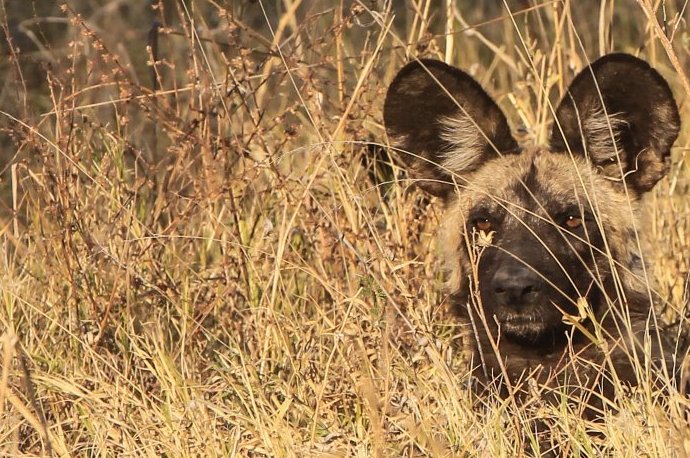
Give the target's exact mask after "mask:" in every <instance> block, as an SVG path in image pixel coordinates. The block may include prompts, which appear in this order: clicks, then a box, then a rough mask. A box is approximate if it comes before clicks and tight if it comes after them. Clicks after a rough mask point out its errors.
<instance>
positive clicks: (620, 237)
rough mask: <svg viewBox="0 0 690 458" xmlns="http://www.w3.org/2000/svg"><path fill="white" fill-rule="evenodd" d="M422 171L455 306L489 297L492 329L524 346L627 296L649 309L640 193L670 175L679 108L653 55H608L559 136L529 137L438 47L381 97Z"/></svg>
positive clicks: (483, 303)
mask: <svg viewBox="0 0 690 458" xmlns="http://www.w3.org/2000/svg"><path fill="white" fill-rule="evenodd" d="M384 120H385V124H386V131H387V134H388V137H389V139H390V142H391V144H392V145H393V146H394V147H395V148H396V150H397V151H398V156H400V157H401V159H402V161H403V162H404V163H405V165H406V166H407V168H408V170H409V174H410V176H411V178H413V179H414V180H415V181H416V183H417V184H418V185H419V186H420V187H421V188H422V189H424V190H426V191H428V192H430V193H432V194H434V195H436V196H438V197H440V198H441V199H442V200H443V201H444V202H445V204H446V212H447V213H446V215H445V217H444V218H443V222H442V227H441V228H440V234H441V240H442V244H441V246H442V250H441V251H442V253H441V255H442V256H443V257H444V259H445V265H446V269H447V271H448V286H449V293H450V297H451V299H452V302H453V305H454V306H455V308H456V309H457V310H458V311H459V312H460V314H461V315H465V314H466V312H465V311H467V310H469V308H468V307H467V304H469V303H471V302H478V303H479V304H480V312H481V313H482V314H483V315H484V317H485V320H484V326H483V327H484V328H485V330H486V333H487V335H490V336H491V337H492V338H494V339H497V340H503V341H504V342H505V341H507V342H509V343H510V344H512V345H513V348H517V349H518V351H520V349H521V348H524V349H525V350H526V351H527V350H529V351H531V350H534V349H536V350H538V351H541V352H548V351H552V350H553V349H558V348H559V347H562V346H564V345H565V336H566V331H567V330H568V329H569V325H568V324H566V322H565V321H564V316H567V315H574V316H577V315H578V314H581V311H582V306H583V304H587V306H588V308H589V310H590V312H591V313H592V314H593V315H594V316H596V317H597V318H598V319H602V320H604V321H605V317H607V316H610V315H611V306H612V304H615V303H617V304H619V305H621V307H623V308H625V309H626V310H627V312H628V313H629V314H631V315H632V316H639V317H640V319H644V317H646V313H647V312H648V311H649V307H650V303H649V299H648V295H647V293H646V291H647V290H646V288H647V287H646V285H645V284H644V282H643V281H641V273H642V263H641V255H640V253H639V243H638V242H637V237H636V230H637V229H638V228H639V222H636V221H635V218H634V214H635V206H636V202H637V200H638V198H639V197H640V196H641V195H642V194H644V193H645V192H647V191H649V190H651V189H652V188H653V187H654V185H655V184H656V183H657V182H658V181H659V180H660V179H661V178H663V177H664V175H666V173H667V172H668V167H669V159H670V149H671V145H672V144H673V142H674V141H675V139H676V138H677V136H678V132H679V129H680V120H679V115H678V110H677V107H676V104H675V101H674V99H673V95H672V93H671V90H670V89H669V86H668V84H667V83H666V82H665V80H664V79H663V78H662V77H661V76H660V75H659V73H657V72H656V71H655V70H654V69H652V68H651V67H650V66H649V65H648V64H647V63H645V62H643V61H641V60H639V59H637V58H635V57H632V56H629V55H625V54H611V55H607V56H604V57H602V58H601V59H599V60H597V61H596V62H594V63H593V64H592V65H591V66H589V67H587V68H586V69H585V70H583V71H582V72H581V73H580V74H579V75H578V76H577V77H576V78H575V79H574V81H573V82H572V84H571V85H570V87H569V89H568V91H567V92H566V95H565V97H564V98H563V99H562V101H561V102H560V104H559V105H558V107H557V108H556V110H555V122H554V126H553V129H552V134H551V140H550V143H549V145H548V146H545V147H542V146H537V147H529V148H521V147H520V146H519V145H518V144H517V142H516V141H515V140H514V138H513V137H512V135H511V133H510V129H509V127H508V123H507V121H506V117H505V115H504V114H503V112H502V111H501V109H500V108H499V107H498V105H496V103H495V102H494V101H493V100H492V99H491V97H489V95H488V94H487V93H486V92H485V91H484V90H483V89H482V88H481V86H480V85H479V84H478V83H477V82H476V81H475V80H474V79H472V78H471V77H470V76H469V75H467V74H465V73H464V72H462V71H461V70H459V69H457V68H454V67H450V66H448V65H446V64H444V63H442V62H439V61H434V60H421V61H415V62H412V63H410V64H408V65H407V66H405V67H404V68H403V69H402V70H400V72H399V73H398V75H397V76H396V77H395V79H394V81H393V82H392V83H391V85H390V87H389V89H388V94H387V96H386V101H385V105H384Z"/></svg>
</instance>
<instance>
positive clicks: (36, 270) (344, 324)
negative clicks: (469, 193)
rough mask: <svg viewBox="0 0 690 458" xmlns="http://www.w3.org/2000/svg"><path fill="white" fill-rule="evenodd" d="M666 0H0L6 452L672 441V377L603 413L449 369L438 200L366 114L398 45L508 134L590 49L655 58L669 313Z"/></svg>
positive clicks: (676, 418) (540, 114)
mask: <svg viewBox="0 0 690 458" xmlns="http://www.w3.org/2000/svg"><path fill="white" fill-rule="evenodd" d="M688 7H689V5H688V2H687V1H682V0H674V1H671V0H656V1H653V0H637V1H635V0H609V1H606V0H601V1H593V0H578V1H575V0H563V1H561V0H554V1H546V0H520V1H518V0H506V1H505V2H501V1H487V2H475V1H465V0H457V1H455V0H447V1H446V0H405V1H403V0H400V1H397V0H396V1H384V0H359V1H357V0H318V1H306V0H270V1H267V0H230V1H215V0H194V1H192V0H152V1H140V0H110V1H107V0H66V1H64V2H63V1H60V2H55V4H53V2H47V1H46V2H44V1H38V0H26V1H24V2H17V1H13V0H0V26H1V29H2V40H1V42H0V49H2V57H1V58H0V75H2V78H1V79H0V173H1V174H0V240H1V241H2V245H1V246H2V251H1V253H0V258H1V262H2V270H1V271H0V455H1V456H89V457H91V456H151V457H160V456H165V457H185V456H195V457H197V456H198V457H207V456H208V457H212V456H247V457H282V456H300V457H302V456H309V457H312V456H313V457H339V456H343V457H349V456H358V457H367V456H375V457H397V456H410V457H411V456H430V457H437V456H465V457H474V456H479V457H513V456H540V455H541V454H544V453H547V452H548V451H549V448H551V447H556V446H557V447H558V449H557V450H558V452H557V453H559V454H563V455H565V456H624V457H640V456H654V457H656V456H669V457H676V456H690V426H689V423H688V416H689V415H690V413H689V412H690V401H689V400H688V399H687V398H685V397H683V396H682V395H680V394H678V392H677V391H675V390H673V389H670V390H669V392H670V393H666V394H665V395H660V394H659V393H656V392H654V390H653V388H652V387H651V386H641V387H638V388H637V389H634V390H628V396H626V397H622V398H620V399H618V400H617V401H616V402H617V410H616V409H611V410H610V411H609V412H608V413H607V414H606V416H605V418H604V419H603V420H601V421H591V420H586V419H584V418H582V417H581V416H580V415H578V414H577V413H575V412H573V409H572V406H569V405H568V404H567V403H566V402H563V403H562V404H560V405H553V404H546V403H543V404H540V403H533V404H530V405H526V406H525V405H519V404H518V403H516V402H514V401H513V400H511V399H507V400H502V399H500V398H499V397H498V396H483V397H478V396H477V395H476V394H475V393H474V392H473V391H472V390H471V389H470V385H471V380H470V378H469V375H468V368H467V353H468V352H467V341H466V337H464V336H466V334H467V333H466V331H465V330H464V329H462V327H461V326H459V325H458V323H457V321H456V319H455V318H454V317H453V316H452V315H451V314H449V312H448V310H447V307H446V304H445V302H444V295H443V292H442V290H441V286H442V278H441V277H440V275H439V273H438V272H439V270H438V265H437V261H436V256H435V253H436V251H437V249H438V247H437V246H436V243H435V240H436V233H435V228H436V227H437V225H438V221H439V218H441V217H442V213H441V210H442V209H441V207H440V205H439V203H438V202H436V201H435V199H433V198H431V197H429V196H428V195H425V194H424V193H423V192H422V191H420V190H418V189H415V188H413V187H411V186H410V183H409V182H408V181H406V180H405V179H404V178H405V173H404V170H402V169H401V168H399V167H398V165H397V163H396V162H395V161H391V160H390V158H389V156H388V154H387V150H386V148H385V147H386V144H387V139H386V137H385V131H384V127H383V124H382V105H383V99H384V96H385V91H386V88H387V85H388V84H389V83H390V81H391V79H392V77H393V76H394V74H395V73H396V72H397V70H398V69H399V68H400V67H401V66H402V65H403V64H404V63H405V62H407V61H408V60H409V59H412V58H415V57H433V58H437V59H441V60H445V61H447V62H450V63H453V64H454V65H457V66H459V67H461V68H464V69H466V70H467V71H468V72H469V73H470V74H472V75H473V76H474V77H475V78H477V80H478V81H480V82H481V83H482V85H483V86H484V87H485V88H487V90H488V91H489V92H490V93H492V94H493V95H494V96H495V98H496V99H497V102H498V103H499V105H500V106H501V107H502V109H503V110H504V111H505V112H506V113H507V114H508V117H509V122H510V124H511V127H512V129H513V131H514V132H519V134H520V140H521V141H523V142H524V143H525V144H534V143H544V142H545V141H546V140H547V134H548V132H549V131H550V126H551V122H552V119H553V115H552V107H553V105H552V104H554V103H556V102H557V100H558V99H560V97H561V96H562V94H563V91H564V90H565V89H566V88H567V84H568V83H569V81H571V80H572V78H573V76H574V75H575V74H576V73H577V72H578V71H579V70H581V69H582V68H583V67H585V66H586V65H587V64H588V62H590V61H592V60H594V59H595V58H597V57H599V56H600V55H603V54H605V53H607V52H611V51H622V52H628V53H631V54H634V55H637V56H640V57H642V58H644V59H646V60H647V61H649V62H650V63H651V64H652V65H653V66H654V67H655V68H657V69H658V70H659V72H660V73H661V74H663V75H664V77H666V78H667V79H668V81H669V83H670V85H671V87H672V89H673V92H674V94H675V96H676V99H677V101H678V104H679V107H680V111H681V116H682V118H683V128H682V130H681V135H680V138H679V140H678V141H677V142H676V144H675V147H674V149H673V165H672V169H671V173H670V176H669V177H668V178H666V179H664V180H663V181H662V182H661V183H660V184H659V186H657V187H656V188H655V190H654V191H653V192H652V194H651V195H650V196H648V197H647V198H646V199H645V208H646V209H647V211H646V213H645V214H644V217H643V218H642V220H641V221H642V223H643V224H641V225H639V229H640V235H641V236H643V237H645V238H646V239H647V240H649V249H648V250H647V252H646V253H647V258H646V261H647V262H648V264H649V266H650V270H649V273H650V282H651V283H650V285H652V287H653V288H654V290H655V291H656V292H657V293H658V295H659V300H658V302H659V305H658V311H659V316H660V317H661V319H662V320H663V321H664V322H666V323H669V324H670V327H669V330H668V332H676V331H675V329H680V330H679V331H678V332H681V333H682V328H683V325H687V321H688V319H687V316H688V315H689V313H688V310H687V309H688V306H689V305H690V300H689V298H688V296H689V295H690V292H689V291H688V289H689V284H690V281H689V277H688V275H689V273H688V272H689V268H690V157H688V156H689V155H688V151H689V146H688V145H689V144H690V135H688V134H687V132H688V126H689V125H690V99H689V95H690V84H689V83H688V77H689V76H690V24H688V22H687V21H688V20H689V19H690V11H688V9H690V8H688ZM652 279H653V282H652ZM678 324H680V327H679V326H678ZM535 419H539V420H540V421H544V422H547V423H548V424H549V425H550V429H549V437H548V439H547V440H544V439H543V438H541V439H540V438H538V437H537V434H536V432H535V431H534V427H533V425H534V420H535Z"/></svg>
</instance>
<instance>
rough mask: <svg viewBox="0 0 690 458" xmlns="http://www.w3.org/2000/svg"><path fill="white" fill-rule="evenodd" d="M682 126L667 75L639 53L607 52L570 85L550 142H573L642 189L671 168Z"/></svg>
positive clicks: (561, 147) (557, 146)
mask: <svg viewBox="0 0 690 458" xmlns="http://www.w3.org/2000/svg"><path fill="white" fill-rule="evenodd" d="M679 130H680V116H679V115H678V107H677V106H676V102H675V100H674V99H673V94H672V92H671V89H670V88H669V86H668V83H667V82H666V81H665V80H664V78H663V77H662V76H661V75H660V74H659V73H657V71H656V70H654V69H653V68H652V67H650V66H649V64H647V63H646V62H644V61H642V60H640V59H638V58H636V57H633V56H631V55H628V54H609V55H607V56H604V57H602V58H600V59H598V60H597V61H595V62H594V63H592V65H590V66H589V67H587V68H586V69H584V70H583V71H582V72H581V73H580V74H579V75H577V76H576V77H575V80H573V82H572V84H571V85H570V87H569V88H568V91H567V92H566V94H565V97H563V100H561V103H560V104H559V106H558V109H557V110H556V122H555V123H554V126H553V130H552V133H551V148H552V149H553V150H554V151H567V150H568V146H569V147H570V151H572V152H573V153H574V154H582V155H586V156H587V157H588V158H589V159H590V161H591V162H592V163H593V164H594V165H595V166H596V167H599V168H600V169H601V170H602V171H603V173H604V174H605V175H607V176H609V177H611V178H613V179H616V180H619V181H620V180H622V179H625V183H626V184H627V186H628V187H630V188H632V189H633V190H634V191H636V193H637V194H638V195H639V194H642V193H644V192H647V191H649V190H650V189H652V188H653V187H654V185H655V184H656V183H657V181H659V180H660V179H661V178H663V177H664V176H665V175H666V174H667V173H668V170H669V163H670V156H671V145H673V142H674V141H675V140H676V138H677V137H678V131H679ZM566 145H568V146H566ZM621 172H622V175H621Z"/></svg>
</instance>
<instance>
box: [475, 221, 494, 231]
mask: <svg viewBox="0 0 690 458" xmlns="http://www.w3.org/2000/svg"><path fill="white" fill-rule="evenodd" d="M474 227H475V228H477V230H479V231H484V232H489V231H490V230H491V229H492V228H493V225H492V224H491V221H489V220H488V218H479V219H478V220H476V221H475V222H474Z"/></svg>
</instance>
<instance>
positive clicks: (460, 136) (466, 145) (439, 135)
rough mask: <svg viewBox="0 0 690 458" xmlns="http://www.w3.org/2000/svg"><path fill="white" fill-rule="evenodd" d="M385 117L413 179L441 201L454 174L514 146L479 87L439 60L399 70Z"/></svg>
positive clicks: (496, 110) (495, 107) (502, 119)
mask: <svg viewBox="0 0 690 458" xmlns="http://www.w3.org/2000/svg"><path fill="white" fill-rule="evenodd" d="M383 118H384V121H385V123H386V132H387V133H388V138H389V140H390V142H391V144H392V145H393V146H394V147H395V148H397V149H398V154H399V155H400V156H401V157H402V159H403V161H404V162H405V164H406V165H407V166H408V168H409V172H410V175H411V177H412V178H415V179H417V180H418V184H419V186H421V187H422V188H423V189H424V190H426V191H428V192H430V193H432V194H434V195H437V196H441V197H445V196H447V195H448V194H449V192H450V191H452V190H453V187H454V185H453V177H454V176H461V175H462V174H465V173H468V172H471V171H472V170H475V169H476V168H477V167H479V166H480V165H481V164H482V163H483V162H484V161H485V160H486V159H487V158H488V157H491V156H493V155H495V154H496V153H497V152H505V151H511V150H515V149H516V148H517V143H516V142H515V140H514V139H513V137H512V136H511V135H510V128H509V127H508V123H507V122H506V117H505V115H504V114H503V112H502V111H501V109H500V108H498V105H496V103H495V102H494V101H493V100H492V99H491V97H489V96H488V95H487V93H486V92H484V90H483V89H482V87H481V86H480V85H479V83H477V82H476V81H475V80H474V79H472V77H471V76H469V75H467V74H466V73H464V72H462V71H461V70H459V69H457V68H455V67H451V66H449V65H446V64H445V63H443V62H440V61H437V60H426V59H425V60H420V61H414V62H411V63H409V64H407V65H406V66H405V67H403V69H402V70H400V72H399V73H398V75H397V76H396V77H395V79H394V80H393V82H392V83H391V85H390V87H389V88H388V93H387V94H386V102H385V104H384V107H383Z"/></svg>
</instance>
